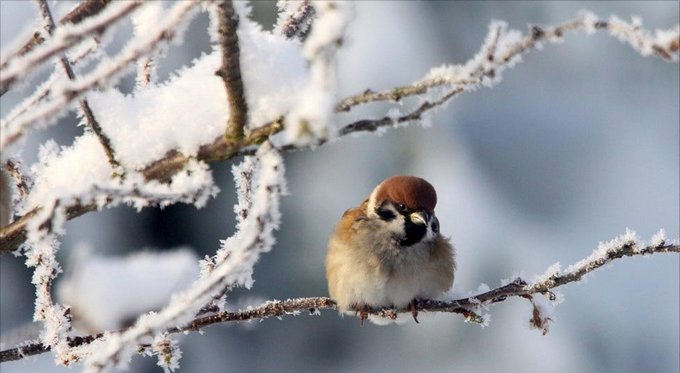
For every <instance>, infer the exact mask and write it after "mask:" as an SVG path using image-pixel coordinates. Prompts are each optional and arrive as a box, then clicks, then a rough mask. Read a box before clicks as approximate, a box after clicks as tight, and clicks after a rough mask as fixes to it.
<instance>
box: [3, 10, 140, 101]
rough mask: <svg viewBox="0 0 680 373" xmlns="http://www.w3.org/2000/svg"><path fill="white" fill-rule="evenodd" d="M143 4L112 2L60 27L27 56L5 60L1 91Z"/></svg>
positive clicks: (103, 30)
mask: <svg viewBox="0 0 680 373" xmlns="http://www.w3.org/2000/svg"><path fill="white" fill-rule="evenodd" d="M140 5H141V2H139V1H121V2H113V3H112V4H111V5H110V6H108V7H106V8H105V9H104V10H103V11H101V13H99V14H97V15H95V16H93V17H91V18H87V19H85V20H83V21H82V22H81V23H78V24H69V25H64V26H63V27H60V28H59V29H58V30H57V31H56V32H55V33H54V35H53V36H52V38H50V39H49V40H47V41H45V42H44V43H42V45H40V46H38V47H35V48H33V49H32V50H31V51H29V52H27V53H25V54H24V55H18V56H16V57H14V58H10V59H8V60H7V61H3V62H2V67H0V72H2V77H0V92H5V91H7V90H8V89H9V88H11V86H12V85H14V84H15V83H16V82H17V81H18V80H20V79H22V78H23V77H25V76H26V75H27V74H29V73H30V72H32V71H33V70H35V69H36V68H37V67H39V66H40V65H42V64H43V63H45V62H47V61H50V60H51V58H52V57H55V56H57V55H58V54H59V53H63V52H65V51H66V50H67V49H69V48H70V47H72V46H74V45H76V44H77V43H79V42H82V41H83V40H85V39H86V38H88V37H90V36H92V35H99V34H102V33H104V32H105V31H106V30H107V29H109V28H110V27H111V26H113V25H114V24H116V23H117V22H118V21H120V20H121V19H123V18H124V17H125V16H127V15H129V14H130V13H131V12H132V11H134V10H135V9H136V8H137V7H139V6H140Z"/></svg>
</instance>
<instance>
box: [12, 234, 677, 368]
mask: <svg viewBox="0 0 680 373" xmlns="http://www.w3.org/2000/svg"><path fill="white" fill-rule="evenodd" d="M661 253H674V254H680V244H678V243H668V242H666V240H665V238H664V234H663V230H661V231H659V232H658V233H657V234H656V235H654V237H652V239H651V241H650V242H649V243H645V242H641V241H640V240H639V239H638V238H637V236H636V235H635V233H634V232H632V231H629V230H627V231H626V233H625V234H623V235H621V236H619V237H616V238H614V239H613V240H611V241H608V242H605V243H600V244H599V245H598V247H597V249H595V250H594V251H593V252H592V253H591V255H589V256H588V257H587V258H585V259H583V260H581V261H579V262H578V263H575V264H573V265H571V266H569V267H568V268H567V269H566V270H564V271H561V270H560V269H559V265H552V266H550V268H549V269H548V270H547V271H546V272H545V273H544V274H543V275H540V276H536V278H535V279H534V280H533V281H531V282H529V283H527V282H526V281H525V280H523V279H521V278H517V279H515V280H514V281H512V282H510V283H507V284H504V285H502V286H499V287H497V288H495V289H491V290H488V291H484V292H481V293H479V294H475V295H472V296H469V297H465V298H460V299H454V300H429V299H426V300H420V301H419V302H418V303H417V309H418V311H421V312H443V313H458V314H461V315H463V316H464V317H465V319H466V321H468V322H474V323H479V324H481V325H483V326H486V325H488V321H489V320H488V318H485V317H484V316H480V315H479V312H480V311H483V310H486V309H487V308H488V306H490V305H493V304H497V303H501V302H504V301H506V300H508V299H510V298H512V297H519V298H526V299H528V300H529V301H530V303H531V305H532V312H531V317H530V319H529V322H530V325H531V326H532V327H534V328H537V329H539V330H540V331H541V332H542V333H543V334H546V333H547V331H548V325H549V322H550V321H551V318H550V312H551V311H552V310H551V308H552V306H553V305H554V303H557V302H559V301H561V300H559V299H557V297H556V296H555V294H554V293H553V292H552V290H553V289H556V288H558V287H561V286H564V285H566V284H569V283H573V282H578V281H580V280H581V279H582V278H583V277H584V276H585V275H587V274H588V273H590V272H593V271H595V270H597V269H599V268H602V267H603V266H605V265H607V264H609V263H611V262H613V261H615V260H617V259H621V258H623V257H627V256H630V257H634V256H649V255H653V254H661ZM324 309H335V302H334V301H333V300H332V299H330V298H327V297H309V298H296V299H288V300H284V301H279V300H274V301H268V302H266V303H264V304H262V305H261V306H258V307H253V308H248V309H246V310H242V311H237V312H227V311H223V312H217V313H214V314H212V315H208V316H203V317H199V318H196V319H193V320H191V321H189V322H186V323H185V324H183V326H180V327H169V328H168V329H167V330H166V331H165V332H166V333H181V332H187V331H197V330H200V329H202V328H205V327H207V326H209V325H213V324H218V323H225V322H232V321H250V320H257V319H259V320H262V319H266V318H270V317H277V318H281V317H282V316H284V315H299V314H300V313H302V312H308V313H310V314H312V315H314V314H317V313H318V312H319V311H320V310H324ZM369 312H370V313H371V314H372V315H375V316H377V317H382V318H387V319H390V320H395V319H397V317H398V316H399V315H400V314H406V315H410V314H411V310H410V309H388V308H385V309H373V310H369ZM160 335H164V334H160ZM103 337H104V335H103V334H98V335H91V336H84V337H72V338H70V339H69V340H68V343H70V345H71V346H72V347H75V346H81V345H87V344H91V343H92V342H94V341H98V340H100V339H102V338H103ZM48 350H49V346H45V345H43V344H40V343H33V344H25V345H23V346H20V347H16V348H12V349H8V350H4V351H0V362H6V361H13V360H20V359H22V358H24V357H26V356H31V355H36V354H41V353H43V352H46V351H48Z"/></svg>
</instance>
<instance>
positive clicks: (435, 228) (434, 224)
mask: <svg viewBox="0 0 680 373" xmlns="http://www.w3.org/2000/svg"><path fill="white" fill-rule="evenodd" d="M432 232H434V233H439V219H437V218H434V221H432Z"/></svg>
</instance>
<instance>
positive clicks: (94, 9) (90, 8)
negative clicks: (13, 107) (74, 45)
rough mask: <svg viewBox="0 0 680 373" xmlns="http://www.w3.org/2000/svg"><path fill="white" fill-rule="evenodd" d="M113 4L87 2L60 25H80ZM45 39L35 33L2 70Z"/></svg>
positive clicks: (2, 89) (104, 0)
mask: <svg viewBox="0 0 680 373" xmlns="http://www.w3.org/2000/svg"><path fill="white" fill-rule="evenodd" d="M109 3H111V0H85V1H83V2H82V3H80V4H79V5H78V6H77V7H75V8H74V9H73V10H72V11H71V12H69V13H68V14H67V15H65V16H64V18H62V19H61V20H60V21H59V23H61V24H62V25H66V24H78V23H80V22H82V21H83V20H84V19H86V18H88V17H92V16H94V15H96V14H98V13H99V12H101V11H102V10H103V9H104V8H106V6H107V5H109ZM44 41H45V38H44V37H43V36H42V35H41V34H40V32H35V33H34V34H33V36H32V37H31V39H30V40H29V41H27V42H26V43H25V44H24V45H23V47H21V48H20V49H19V51H17V53H16V54H14V55H12V56H10V57H9V58H7V60H6V61H5V62H3V63H2V65H0V69H4V68H5V67H7V64H8V62H9V61H11V60H12V59H14V58H16V57H23V56H24V55H25V54H26V53H28V52H30V51H32V50H33V48H35V47H36V46H38V45H40V44H42V43H43V42H44ZM8 90H9V86H2V87H0V96H2V95H4V94H5V93H6V92H7V91H8Z"/></svg>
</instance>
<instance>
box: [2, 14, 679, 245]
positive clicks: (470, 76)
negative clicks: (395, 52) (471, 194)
mask: <svg viewBox="0 0 680 373" xmlns="http://www.w3.org/2000/svg"><path fill="white" fill-rule="evenodd" d="M179 5H180V4H178V5H176V6H179ZM336 12H337V10H336ZM327 13H328V12H327ZM333 14H334V13H333V12H332V11H330V13H329V14H327V16H328V17H331V18H330V20H331V21H333V19H336V18H334V17H333ZM340 19H342V18H340ZM329 22H330V21H329ZM334 25H335V30H336V32H329V33H327V34H326V35H325V36H326V37H328V36H331V37H333V36H334V35H335V36H334V37H337V35H338V33H337V29H338V28H340V29H341V27H340V26H342V23H341V22H337V21H336V23H335V24H334ZM574 30H585V31H586V32H594V31H596V30H608V31H609V32H610V34H613V35H616V36H617V37H622V38H624V40H626V41H632V42H631V45H633V46H634V48H635V49H636V50H639V51H640V52H641V54H642V55H649V54H654V55H657V56H660V57H662V58H664V59H667V58H666V57H665V56H666V55H664V54H663V53H661V52H659V50H663V51H666V52H667V53H668V55H669V56H671V59H672V60H677V55H678V41H679V38H680V31H679V29H678V28H677V27H676V28H675V29H672V30H669V31H659V30H657V31H656V33H655V34H654V35H655V36H651V33H650V32H649V31H646V30H643V29H641V28H640V27H639V23H638V24H637V26H635V23H634V24H632V25H629V24H627V23H625V22H622V21H620V20H618V19H616V18H612V19H611V20H610V21H604V20H600V19H599V18H597V17H595V16H593V15H592V14H588V13H586V14H584V15H582V16H581V17H579V18H577V19H576V20H573V21H569V22H565V23H563V24H561V25H558V26H555V27H547V26H546V27H538V26H533V27H532V28H531V32H530V34H529V35H527V36H524V37H522V36H521V35H520V33H519V32H517V31H514V30H508V29H507V25H505V23H503V22H494V23H492V24H491V26H490V30H489V33H488V35H487V37H486V39H485V42H484V43H483V45H482V47H481V48H480V51H479V53H478V54H477V55H476V56H475V57H474V58H472V59H470V61H468V62H467V63H465V64H463V65H453V66H443V67H439V68H435V69H433V70H432V71H431V72H430V73H428V74H427V76H426V77H425V78H424V79H422V80H420V81H418V82H415V83H413V84H412V85H407V86H402V87H397V88H393V89H390V90H385V91H381V92H374V91H371V90H367V91H365V92H363V93H361V94H358V95H354V96H351V97H348V98H346V99H344V100H341V101H340V102H339V103H338V104H337V105H336V106H335V110H336V112H344V111H349V110H351V108H353V107H355V106H357V105H362V104H366V103H371V102H378V101H398V100H401V99H402V98H404V97H408V96H418V97H419V99H420V103H419V105H418V106H416V107H415V108H413V109H411V110H405V112H402V111H401V110H399V109H393V110H390V111H389V112H388V113H387V114H386V115H385V116H383V117H381V118H369V119H359V120H356V121H353V122H350V123H347V124H345V125H343V126H341V127H340V128H339V129H338V131H337V135H338V136H344V135H347V134H350V133H355V132H361V131H375V130H377V129H380V128H390V127H394V126H395V125H397V124H400V123H407V122H412V121H416V120H423V119H427V115H429V114H430V113H431V112H432V111H433V110H436V109H438V108H442V107H444V106H445V105H446V104H447V103H448V102H450V101H451V99H453V98H455V97H457V96H458V95H459V94H461V93H464V92H470V91H471V90H473V89H474V88H476V87H479V86H480V85H492V84H496V83H498V82H499V80H500V74H501V71H503V70H504V69H505V68H507V67H510V66H512V65H513V64H515V63H517V62H518V61H519V60H520V56H521V55H522V54H524V53H527V52H528V51H530V50H535V49H537V47H538V46H539V45H541V44H542V43H544V42H556V41H559V40H561V38H562V37H563V36H564V35H565V34H566V33H568V32H570V31H574ZM310 37H311V36H310ZM324 40H325V39H324ZM317 44H318V45H319V46H322V45H325V44H323V43H321V44H319V43H317ZM310 45H313V44H310ZM310 50H317V51H323V50H324V49H318V48H311V47H310ZM319 53H321V52H319ZM312 55H314V54H313V53H312ZM318 66H321V67H320V68H319V70H323V69H325V68H324V67H323V66H327V65H326V64H325V63H323V62H320V63H318ZM326 71H328V70H326ZM111 75H114V74H111ZM320 76H321V77H322V78H323V74H320ZM324 79H325V78H324ZM95 81H96V79H95ZM322 81H323V79H322ZM95 85H96V83H94V82H93V83H92V84H91V86H95ZM317 99H318V97H316V98H314V99H313V100H312V102H316V100H317ZM307 106H314V105H311V104H310V105H307ZM314 107H315V109H314V110H316V111H319V108H320V107H321V105H316V106H314ZM57 109H58V110H60V108H59V107H58V108H57ZM402 110H403V109H402ZM315 113H316V114H318V113H317V112H315ZM293 114H294V113H293ZM298 114H299V112H298ZM282 115H283V113H282ZM292 116H293V117H297V119H300V118H301V117H300V115H292ZM302 118H303V119H304V116H303V117H302ZM297 119H295V118H291V115H290V114H289V115H287V116H284V117H280V118H278V119H277V120H275V121H272V122H270V123H267V124H265V125H260V126H256V127H255V128H254V129H252V130H251V132H250V133H249V134H248V135H246V136H245V137H244V138H243V139H241V140H239V141H229V140H227V139H225V138H224V137H223V136H220V137H217V138H216V139H215V140H214V141H213V142H212V143H209V144H204V145H202V146H201V147H200V148H199V150H198V151H197V153H196V154H195V155H194V156H192V155H187V154H183V153H181V152H179V151H170V152H168V153H167V154H166V155H165V157H163V158H161V159H158V160H157V161H155V162H152V163H150V164H149V165H147V166H146V167H145V168H144V169H143V171H142V173H143V174H144V176H145V177H146V178H147V179H148V180H160V181H167V180H169V179H170V177H172V175H173V174H174V173H176V172H178V171H179V170H181V169H182V168H183V167H184V164H185V163H186V162H188V161H189V160H190V159H191V158H194V157H195V158H196V159H198V160H200V161H204V162H215V161H223V160H227V159H230V158H233V157H235V156H238V155H242V154H252V153H253V152H254V146H255V145H257V144H258V143H260V142H262V141H264V140H266V139H268V138H270V137H271V136H274V135H275V134H277V133H279V132H281V131H283V130H284V126H283V123H284V122H285V123H287V124H290V123H291V121H294V122H297V123H298V124H300V125H302V127H298V129H301V130H304V128H303V127H305V126H306V128H307V129H308V130H309V129H310V127H309V124H310V123H311V122H309V121H308V120H302V121H300V120H297ZM327 119H328V118H326V120H324V121H321V122H323V124H324V125H323V126H322V127H323V128H327V127H326V125H327ZM286 130H287V131H288V130H291V128H286ZM289 136H292V135H291V134H289ZM5 138H6V136H5V134H3V138H2V139H3V141H5V140H4V139H5ZM293 138H297V137H296V136H293ZM326 141H327V139H326V138H324V137H323V136H322V137H319V138H317V139H316V140H315V141H311V142H309V143H304V144H298V143H296V142H292V143H289V144H284V145H283V146H281V149H282V150H297V149H305V148H308V147H310V146H318V145H321V144H324V143H325V142H326ZM93 210H95V206H92V205H86V204H80V205H77V206H75V205H74V206H69V210H68V211H70V212H71V213H70V214H69V215H68V216H69V217H75V216H79V215H82V214H83V213H86V212H89V211H93ZM34 211H35V210H31V211H29V212H27V213H26V214H25V215H24V216H23V217H20V218H18V219H17V220H16V221H15V222H13V223H12V224H10V225H9V226H7V227H5V228H2V229H0V253H7V252H11V251H14V250H15V249H16V248H17V247H18V245H20V244H21V242H23V241H24V240H25V224H26V222H27V221H28V220H29V219H27V218H26V217H27V215H31V214H32V213H33V212H34Z"/></svg>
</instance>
